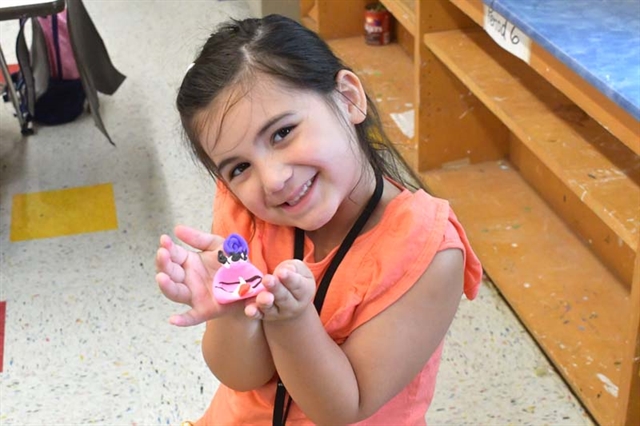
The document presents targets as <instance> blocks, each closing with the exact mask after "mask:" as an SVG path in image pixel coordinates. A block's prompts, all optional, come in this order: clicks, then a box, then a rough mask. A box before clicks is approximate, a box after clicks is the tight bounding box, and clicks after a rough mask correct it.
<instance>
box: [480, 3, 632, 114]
mask: <svg viewBox="0 0 640 426" xmlns="http://www.w3.org/2000/svg"><path fill="white" fill-rule="evenodd" d="M483 1H484V3H485V4H486V5H487V6H489V7H491V8H492V9H493V10H495V11H496V12H498V13H500V14H501V15H503V16H504V17H505V18H507V19H508V20H509V21H511V22H512V23H513V24H514V25H516V26H517V27H518V28H519V29H520V30H521V31H522V32H523V33H525V34H526V35H528V36H529V37H531V39H532V40H533V41H535V42H536V43H538V44H539V45H541V46H542V47H544V48H545V49H546V50H548V51H549V52H550V53H552V54H553V55H554V56H555V57H556V58H558V59H559V60H560V61H561V62H563V63H564V64H566V65H567V66H568V67H569V68H571V69H572V70H573V71H575V72H576V73H577V74H579V75H580V76H582V77H583V78H584V79H585V80H586V81H588V82H589V83H591V84H592V85H593V86H595V87H596V88H598V90H600V91H601V92H602V93H604V94H605V95H606V96H608V97H609V98H610V99H612V100H613V101H614V102H616V103H617V104H618V105H620V106H621V107H622V108H623V109H624V110H626V111H627V112H629V113H630V114H631V115H632V116H633V117H635V119H636V120H639V121H640V0H483Z"/></svg>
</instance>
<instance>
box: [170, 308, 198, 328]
mask: <svg viewBox="0 0 640 426" xmlns="http://www.w3.org/2000/svg"><path fill="white" fill-rule="evenodd" d="M203 322H204V319H202V318H200V317H199V315H198V314H197V312H196V311H195V310H193V309H191V310H189V311H187V312H185V313H183V314H176V315H171V316H170V317H169V323H170V324H173V325H175V326H178V327H190V326H193V325H198V324H201V323H203Z"/></svg>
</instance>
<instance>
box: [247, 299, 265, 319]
mask: <svg viewBox="0 0 640 426" xmlns="http://www.w3.org/2000/svg"><path fill="white" fill-rule="evenodd" d="M244 314H245V315H246V316H248V317H249V318H252V319H262V318H263V317H264V315H263V314H262V312H261V311H260V309H258V305H257V304H256V303H255V302H251V303H247V304H246V305H245V307H244Z"/></svg>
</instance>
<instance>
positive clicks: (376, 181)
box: [156, 15, 482, 425]
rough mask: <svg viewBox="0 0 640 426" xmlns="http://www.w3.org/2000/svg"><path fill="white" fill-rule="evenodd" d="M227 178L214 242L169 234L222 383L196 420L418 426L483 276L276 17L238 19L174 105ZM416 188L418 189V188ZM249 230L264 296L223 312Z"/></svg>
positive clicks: (325, 60) (173, 262) (318, 58)
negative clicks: (231, 254)
mask: <svg viewBox="0 0 640 426" xmlns="http://www.w3.org/2000/svg"><path fill="white" fill-rule="evenodd" d="M177 106H178V110H179V112H180V117H181V120H182V124H183V126H184V129H185V132H186V135H187V137H188V140H189V142H190V145H191V148H192V149H193V152H194V153H195V155H196V156H197V158H198V159H199V160H200V161H201V162H202V163H203V164H204V166H205V167H206V168H207V170H208V171H209V172H210V173H211V175H212V176H213V177H214V179H215V180H216V182H217V193H216V197H215V202H214V221H213V229H212V234H208V233H203V232H199V231H197V230H194V229H191V228H187V227H184V226H178V227H177V228H176V229H175V235H176V237H177V238H178V239H180V240H181V241H183V242H184V243H186V244H187V245H189V246H191V247H193V248H194V249H196V251H191V250H187V249H185V248H183V247H182V246H179V245H177V244H174V243H173V242H172V240H171V239H170V238H169V237H168V236H166V235H163V236H162V237H161V239H160V248H159V249H158V253H157V257H156V265H157V270H158V274H157V276H156V281H157V283H158V285H159V286H160V289H161V291H162V293H163V294H164V295H165V296H166V297H167V298H168V299H170V300H172V301H174V302H179V303H183V304H185V305H188V306H189V307H190V308H191V309H190V310H189V311H187V312H185V313H183V314H179V315H174V316H172V317H171V320H170V321H171V322H172V323H173V324H175V325H177V326H191V325H195V324H199V323H202V322H204V321H206V322H207V326H206V331H205V333H204V336H203V339H202V351H203V356H204V359H205V361H206V363H207V365H208V366H209V368H210V370H211V372H212V373H213V374H214V375H215V376H216V377H217V378H218V379H219V380H220V382H221V385H220V387H219V389H218V391H217V392H216V395H215V397H214V398H213V401H212V403H211V405H210V407H209V408H208V410H207V411H206V413H205V414H204V416H203V417H202V418H201V419H200V421H199V422H198V423H197V424H198V425H205V424H206V425H239V424H251V425H260V424H279V425H281V424H284V423H285V422H286V424H291V425H294V424H295V425H303V424H305V425H306V424H330V425H338V424H352V423H359V424H368V425H373V424H384V425H391V424H403V425H421V424H425V413H426V411H427V409H428V407H429V404H430V402H431V400H432V397H433V393H434V387H435V378H436V372H437V370H438V365H439V362H440V354H441V350H442V341H443V338H444V336H445V334H446V332H447V329H448V328H449V326H450V324H451V321H452V319H453V317H454V314H455V312H456V309H457V307H458V303H459V301H460V298H461V295H462V293H463V292H464V294H466V296H467V297H468V298H474V297H475V295H476V294H477V291H478V286H479V284H480V279H481V273H482V270H481V266H480V264H479V262H478V260H477V258H476V256H475V255H474V253H473V252H472V250H471V248H470V246H469V243H468V241H467V239H466V237H465V234H464V231H463V229H462V228H461V226H460V224H459V222H458V221H457V219H456V217H455V215H454V214H453V212H452V211H451V209H450V207H449V205H448V203H447V202H446V201H444V200H440V199H437V198H434V197H431V196H430V195H428V194H427V193H426V192H425V191H424V190H423V189H417V188H416V186H419V181H418V180H417V179H416V178H415V176H414V175H413V174H412V173H411V171H410V170H409V168H408V167H406V164H405V163H404V162H403V161H402V160H401V157H400V156H399V155H398V154H397V153H396V151H395V150H394V149H393V148H392V146H391V145H390V144H389V143H388V141H387V140H386V139H385V138H384V134H383V132H382V128H381V125H380V121H379V118H378V116H377V113H376V109H375V106H374V104H373V103H372V102H371V100H370V98H369V97H368V96H367V95H366V94H365V91H364V89H363V85H362V83H361V81H360V80H359V78H358V77H357V76H356V75H355V74H354V73H353V72H352V71H351V70H350V69H349V68H348V67H346V66H345V65H344V64H343V63H342V62H341V61H340V60H339V59H338V58H336V57H335V56H334V54H333V53H332V52H331V50H330V49H329V47H328V46H327V45H326V44H325V43H324V42H323V41H322V40H321V39H320V38H319V37H318V36H317V35H315V34H314V33H313V32H311V31H309V30H307V29H305V28H304V27H302V26H301V25H299V24H297V23H296V22H294V21H292V20H289V19H287V18H284V17H281V16H275V15H272V16H267V17H265V18H263V19H247V20H243V21H232V22H229V23H227V24H225V25H223V26H222V27H221V28H219V30H218V31H217V32H216V33H214V34H213V35H212V36H211V37H210V38H209V40H208V41H207V42H206V44H205V45H204V47H203V49H202V51H201V52H200V54H199V56H198V58H197V59H196V61H195V63H194V64H193V66H192V67H191V68H190V69H189V70H188V71H187V74H186V76H185V77H184V81H183V82H182V86H181V87H180V91H179V94H178V99H177ZM410 183H412V184H413V191H410V190H409V189H407V186H411V185H410ZM230 233H238V234H240V235H242V236H243V237H244V238H245V239H246V240H247V241H248V246H249V257H250V260H251V262H252V263H253V264H254V265H256V266H257V267H258V268H259V269H260V270H261V271H263V272H264V273H265V276H264V278H263V284H264V286H265V288H266V290H264V291H262V292H261V293H259V294H258V295H257V296H255V297H253V298H250V299H247V300H246V301H238V302H234V303H231V304H224V305H222V304H218V303H217V302H216V301H215V299H214V298H213V297H212V294H211V292H212V290H211V283H212V279H213V275H214V274H215V272H216V270H217V269H218V268H220V267H221V265H220V263H219V261H218V250H219V249H220V247H221V245H222V241H223V239H224V237H225V236H227V235H229V234H230Z"/></svg>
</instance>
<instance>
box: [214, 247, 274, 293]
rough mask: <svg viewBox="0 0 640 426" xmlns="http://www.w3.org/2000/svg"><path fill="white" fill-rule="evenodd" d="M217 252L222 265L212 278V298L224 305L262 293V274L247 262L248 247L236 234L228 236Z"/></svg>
mask: <svg viewBox="0 0 640 426" xmlns="http://www.w3.org/2000/svg"><path fill="white" fill-rule="evenodd" d="M222 248H223V250H224V252H222V250H220V251H218V262H220V263H221V264H222V266H221V267H220V269H218V271H217V272H216V274H215V275H214V277H213V297H215V299H216V300H217V301H218V303H222V304H226V303H232V302H235V301H238V300H242V299H247V298H249V297H253V296H256V295H257V294H258V293H260V292H261V291H263V290H264V289H265V288H264V285H263V284H262V275H263V274H262V272H260V270H259V269H258V268H256V267H255V266H254V265H253V264H251V262H249V246H248V245H247V242H246V241H245V240H244V238H242V236H240V235H238V234H230V235H229V236H228V237H227V238H226V239H225V240H224V243H223V244H222Z"/></svg>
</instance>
